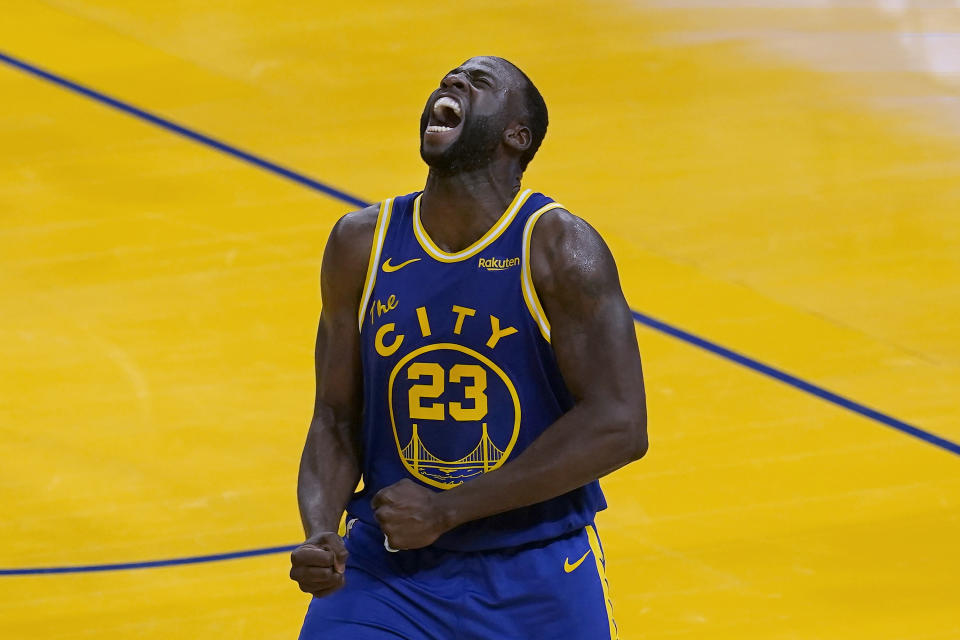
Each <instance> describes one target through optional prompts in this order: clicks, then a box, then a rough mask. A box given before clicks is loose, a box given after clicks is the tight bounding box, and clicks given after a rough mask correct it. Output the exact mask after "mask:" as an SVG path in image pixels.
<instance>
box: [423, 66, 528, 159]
mask: <svg viewBox="0 0 960 640" xmlns="http://www.w3.org/2000/svg"><path fill="white" fill-rule="evenodd" d="M514 75H515V74H514V73H512V70H511V69H509V68H508V67H507V65H505V64H504V63H503V62H501V61H499V60H497V59H495V58H471V59H469V60H467V61H466V62H464V63H463V64H462V65H460V66H459V67H457V68H456V69H454V70H453V71H450V72H449V73H448V74H447V75H445V76H444V78H443V80H441V82H440V87H439V88H437V90H436V91H434V92H433V93H432V94H430V97H429V98H428V99H427V104H426V107H425V108H424V110H423V115H422V116H421V117H420V157H422V158H423V160H424V162H426V163H427V164H428V165H429V166H430V167H431V168H432V169H435V170H437V171H440V172H442V173H446V174H455V173H459V172H461V171H468V170H471V169H477V168H480V167H483V166H486V165H487V164H489V163H490V162H491V161H492V160H493V158H494V156H495V155H496V152H497V149H498V148H499V147H500V144H501V141H502V139H503V133H504V131H505V130H506V128H507V126H508V124H509V122H510V116H511V112H512V106H513V100H511V94H516V93H517V91H516V90H514V91H511V89H516V87H515V86H514V85H515V84H516V81H515V78H514Z"/></svg>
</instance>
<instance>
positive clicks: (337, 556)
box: [331, 539, 350, 573]
mask: <svg viewBox="0 0 960 640" xmlns="http://www.w3.org/2000/svg"><path fill="white" fill-rule="evenodd" d="M331 551H333V568H334V569H336V570H337V573H343V572H344V571H346V570H347V557H348V556H349V555H350V552H348V551H347V548H346V547H345V546H344V545H343V540H342V539H341V541H340V544H338V545H335V546H334V547H333V549H331Z"/></svg>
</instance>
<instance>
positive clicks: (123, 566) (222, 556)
mask: <svg viewBox="0 0 960 640" xmlns="http://www.w3.org/2000/svg"><path fill="white" fill-rule="evenodd" d="M297 546H298V545H295V544H289V545H283V546H279V547H264V548H262V549H246V550H245V551H230V552H228V553H211V554H210V555H206V556H187V557H185V558H167V559H165V560H147V561H145V562H115V563H113V564H83V565H77V566H73V567H69V566H67V567H25V568H23V569H0V576H36V575H46V574H51V573H96V572H98V571H123V570H129V569H153V568H155V567H174V566H177V565H181V564H201V563H204V562H219V561H221V560H234V559H236V558H252V557H254V556H266V555H270V554H272V553H284V552H290V551H293V550H294V549H296V548H297Z"/></svg>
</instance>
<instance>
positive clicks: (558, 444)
mask: <svg viewBox="0 0 960 640" xmlns="http://www.w3.org/2000/svg"><path fill="white" fill-rule="evenodd" d="M531 244H532V246H531V256H532V262H531V270H532V274H533V279H534V285H535V286H536V289H537V292H538V294H539V297H540V301H541V303H542V304H543V307H544V309H545V312H546V314H547V317H548V318H549V320H550V325H551V343H552V345H553V350H554V353H555V355H556V358H557V363H558V364H559V366H560V372H561V374H562V375H563V379H564V382H565V383H566V385H567V388H568V389H569V390H570V392H571V393H572V394H573V397H574V399H575V405H574V407H573V408H572V409H571V410H570V411H568V412H567V413H565V414H563V415H562V416H561V417H560V418H559V419H558V420H557V421H556V422H554V423H553V424H552V425H551V426H550V427H548V428H547V429H546V430H545V431H544V432H543V433H542V434H541V435H540V436H539V437H538V438H537V439H536V440H534V441H533V442H532V443H531V444H530V446H529V447H527V448H526V449H525V450H524V451H523V452H522V453H521V454H520V455H518V456H517V457H516V458H513V459H511V460H510V461H509V462H507V463H506V464H504V465H503V466H502V467H500V468H499V469H496V470H495V471H491V472H488V473H485V474H483V475H482V476H479V477H477V478H475V479H473V480H471V481H469V482H465V483H464V484H462V485H460V486H458V487H456V488H454V489H450V490H449V491H444V492H439V493H435V492H433V491H431V490H429V489H426V488H424V487H422V486H420V485H418V484H416V483H414V482H413V481H411V480H402V481H400V482H398V483H396V484H394V485H391V486H390V487H387V488H385V489H383V490H381V491H380V492H379V493H378V494H377V495H376V496H375V497H374V499H373V506H374V508H375V513H376V517H377V520H378V521H379V523H380V526H381V528H382V529H383V531H384V533H385V534H386V536H387V538H388V540H389V542H390V545H391V546H392V547H394V548H397V549H416V548H419V547H423V546H426V545H428V544H430V543H432V542H433V541H434V540H435V539H436V538H437V537H439V536H440V535H441V534H443V533H444V532H446V531H447V530H449V529H452V528H453V527H456V526H457V525H460V524H463V523H465V522H469V521H471V520H477V519H479V518H484V517H486V516H491V515H494V514H497V513H501V512H504V511H509V510H511V509H517V508H520V507H525V506H528V505H531V504H536V503H538V502H543V501H545V500H549V499H550V498H553V497H556V496H559V495H562V494H564V493H567V492H568V491H572V490H573V489H576V488H578V487H581V486H583V485H585V484H588V483H589V482H592V481H593V480H596V479H597V478H600V477H602V476H605V475H607V474H608V473H610V472H612V471H615V470H616V469H619V468H620V467H622V466H624V465H626V464H628V463H630V462H633V461H634V460H637V459H639V458H641V457H642V456H643V455H644V454H645V453H646V451H647V414H646V401H645V394H644V387H643V371H642V368H641V365H640V353H639V348H638V346H637V338H636V333H635V330H634V324H633V316H632V314H631V313H630V308H629V306H628V305H627V302H626V300H625V298H624V296H623V291H622V290H621V288H620V280H619V277H618V275H617V268H616V264H615V263H614V261H613V256H612V255H611V254H610V250H609V249H608V248H607V246H606V244H605V243H604V242H603V239H602V238H601V237H600V235H599V234H598V233H597V232H596V231H595V230H594V229H593V228H592V227H590V226H589V225H588V224H587V223H586V222H584V221H583V220H581V219H579V218H577V217H575V216H573V215H571V214H569V213H567V212H566V211H562V210H557V211H553V212H550V214H547V215H545V216H544V217H543V218H542V219H541V220H540V221H539V222H538V223H537V226H536V227H534V232H533V238H532V243H531Z"/></svg>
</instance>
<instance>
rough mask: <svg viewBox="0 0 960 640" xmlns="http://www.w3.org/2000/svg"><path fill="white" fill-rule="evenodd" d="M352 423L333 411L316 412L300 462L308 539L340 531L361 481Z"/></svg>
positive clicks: (301, 501) (302, 516) (303, 518)
mask: <svg viewBox="0 0 960 640" xmlns="http://www.w3.org/2000/svg"><path fill="white" fill-rule="evenodd" d="M351 432H352V425H351V423H350V422H349V421H342V420H341V421H339V422H338V421H337V419H336V416H335V415H334V412H333V410H331V409H329V408H328V407H323V408H321V409H320V410H318V411H317V412H315V414H314V417H313V420H312V421H311V423H310V430H309V432H308V433H307V442H306V444H305V445H304V448H303V456H302V457H301V459H300V473H299V476H298V479H297V501H298V503H299V506H300V519H301V521H302V522H303V529H304V532H305V533H306V537H307V538H310V537H311V536H312V535H315V534H317V533H321V532H324V531H336V530H337V527H338V526H339V523H340V517H341V516H342V515H343V511H344V509H345V508H346V506H347V502H349V500H350V497H351V496H352V495H353V492H354V490H355V489H356V487H357V483H358V482H359V481H360V473H361V470H360V459H359V455H358V452H357V447H356V444H355V442H354V440H353V438H352V434H351Z"/></svg>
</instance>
